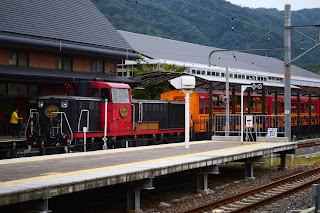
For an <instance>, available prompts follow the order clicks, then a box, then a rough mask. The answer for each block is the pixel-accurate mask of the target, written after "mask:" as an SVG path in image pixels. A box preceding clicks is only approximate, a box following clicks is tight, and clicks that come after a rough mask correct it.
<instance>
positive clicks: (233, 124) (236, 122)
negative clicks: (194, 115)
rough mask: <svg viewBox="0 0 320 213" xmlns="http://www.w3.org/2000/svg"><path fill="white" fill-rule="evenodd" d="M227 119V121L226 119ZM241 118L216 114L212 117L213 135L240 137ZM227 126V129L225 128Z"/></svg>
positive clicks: (237, 115)
mask: <svg viewBox="0 0 320 213" xmlns="http://www.w3.org/2000/svg"><path fill="white" fill-rule="evenodd" d="M227 117H228V119H227ZM240 123H241V116H240V114H229V115H226V114H216V115H214V122H213V125H214V135H217V134H221V133H223V134H228V133H229V134H230V135H232V134H233V135H240V129H241V126H240ZM228 125H229V128H228V127H227V126H228Z"/></svg>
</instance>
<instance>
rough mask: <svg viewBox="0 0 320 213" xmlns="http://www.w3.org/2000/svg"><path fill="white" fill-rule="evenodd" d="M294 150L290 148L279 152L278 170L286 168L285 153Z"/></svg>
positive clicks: (294, 151) (293, 152) (292, 152)
mask: <svg viewBox="0 0 320 213" xmlns="http://www.w3.org/2000/svg"><path fill="white" fill-rule="evenodd" d="M295 153H296V150H295V149H292V150H286V151H283V152H280V166H279V170H286V169H287V155H288V154H291V155H293V154H295Z"/></svg>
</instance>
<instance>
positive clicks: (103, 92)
mask: <svg viewBox="0 0 320 213" xmlns="http://www.w3.org/2000/svg"><path fill="white" fill-rule="evenodd" d="M100 98H101V99H103V100H105V99H107V100H108V102H111V98H110V91H109V89H108V88H101V91H100Z"/></svg>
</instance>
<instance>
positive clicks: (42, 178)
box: [0, 141, 270, 186]
mask: <svg viewBox="0 0 320 213" xmlns="http://www.w3.org/2000/svg"><path fill="white" fill-rule="evenodd" d="M216 142H218V141H203V142H196V143H190V148H192V146H194V145H197V144H204V143H216ZM219 142H220V143H221V141H219ZM230 142H231V141H230ZM223 143H226V141H223ZM227 143H228V142H227ZM233 143H235V142H234V141H233ZM246 144H248V145H246ZM246 144H245V145H241V144H240V143H239V146H236V147H231V148H222V149H216V150H211V151H206V152H197V153H192V154H185V155H179V156H172V157H164V158H157V159H152V160H145V161H137V162H132V163H126V164H120V165H113V166H106V167H100V168H93V169H84V170H79V171H72V172H65V173H57V174H51V175H46V176H43V175H41V176H36V177H32V178H25V179H19V180H12V181H5V182H0V186H4V185H12V184H19V183H24V182H31V181H39V180H46V179H52V178H58V177H65V176H71V175H78V174H85V173H89V172H98V171H103V170H110V169H117V168H124V167H130V166H135V165H142V164H148V163H154V162H159V161H168V160H176V159H181V158H186V157H193V156H200V155H207V154H212V153H217V152H223V151H230V150H236V149H239V148H241V149H242V148H249V147H255V146H261V145H266V144H270V143H267V142H256V143H246ZM177 146H184V143H179V144H174V145H172V144H171V145H162V146H152V147H141V148H134V149H122V150H113V151H112V152H99V153H82V154H76V155H67V156H63V155H59V156H54V157H47V158H41V159H27V160H26V159H22V160H18V161H12V162H0V165H1V164H2V165H3V164H14V163H24V162H32V161H44V160H49V159H64V158H73V157H81V156H89V155H90V156H92V155H107V154H114V153H119V152H133V151H137V150H148V149H161V148H168V147H177Z"/></svg>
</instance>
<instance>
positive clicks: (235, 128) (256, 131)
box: [213, 114, 285, 138]
mask: <svg viewBox="0 0 320 213" xmlns="http://www.w3.org/2000/svg"><path fill="white" fill-rule="evenodd" d="M213 126H214V135H230V136H231V135H238V136H240V135H241V115H239V114H230V115H226V114H216V115H214V125H213ZM243 128H244V133H245V134H251V135H252V136H253V137H255V138H256V137H264V136H266V135H267V134H268V133H269V134H270V132H271V131H272V133H274V132H275V129H276V133H277V135H278V136H284V134H285V116H284V115H247V114H246V115H243Z"/></svg>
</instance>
